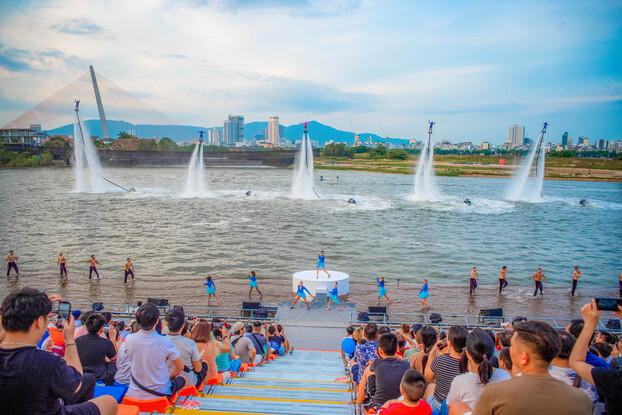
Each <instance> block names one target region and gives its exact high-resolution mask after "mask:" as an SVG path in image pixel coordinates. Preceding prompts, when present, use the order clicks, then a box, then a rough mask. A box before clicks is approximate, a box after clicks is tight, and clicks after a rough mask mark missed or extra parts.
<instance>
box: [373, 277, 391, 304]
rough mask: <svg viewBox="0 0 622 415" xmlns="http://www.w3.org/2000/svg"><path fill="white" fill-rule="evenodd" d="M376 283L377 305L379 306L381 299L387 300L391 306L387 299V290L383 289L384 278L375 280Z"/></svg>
mask: <svg viewBox="0 0 622 415" xmlns="http://www.w3.org/2000/svg"><path fill="white" fill-rule="evenodd" d="M376 282H377V283H378V304H380V299H381V298H382V297H385V298H386V299H387V300H389V304H391V300H390V299H389V297H387V290H386V289H385V288H384V277H380V278H376Z"/></svg>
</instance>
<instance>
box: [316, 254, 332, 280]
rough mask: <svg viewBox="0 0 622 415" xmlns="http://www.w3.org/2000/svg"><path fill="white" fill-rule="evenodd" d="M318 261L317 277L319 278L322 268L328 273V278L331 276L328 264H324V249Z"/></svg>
mask: <svg viewBox="0 0 622 415" xmlns="http://www.w3.org/2000/svg"><path fill="white" fill-rule="evenodd" d="M317 258H318V261H317V266H316V267H315V268H316V269H317V272H316V273H315V278H319V276H320V268H322V271H324V272H325V273H326V274H327V275H328V278H330V274H329V273H328V271H326V265H325V264H324V260H325V258H326V257H325V256H324V251H321V252H320V253H319V254H318V256H317Z"/></svg>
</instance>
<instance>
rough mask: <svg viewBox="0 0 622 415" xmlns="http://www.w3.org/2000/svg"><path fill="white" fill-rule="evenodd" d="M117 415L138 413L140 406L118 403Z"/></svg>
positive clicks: (134, 414)
mask: <svg viewBox="0 0 622 415" xmlns="http://www.w3.org/2000/svg"><path fill="white" fill-rule="evenodd" d="M117 415H140V408H139V407H138V406H136V405H123V404H119V410H118V411H117Z"/></svg>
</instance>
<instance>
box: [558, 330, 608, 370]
mask: <svg viewBox="0 0 622 415" xmlns="http://www.w3.org/2000/svg"><path fill="white" fill-rule="evenodd" d="M584 326H585V323H584V322H583V320H582V319H574V320H572V321H571V322H570V324H568V327H566V331H567V332H568V333H570V334H572V335H573V336H574V338H575V339H578V338H579V335H580V334H581V332H582V331H583V327H584ZM593 338H594V335H593V334H592V337H591V338H590V343H592V339H593ZM585 362H586V363H587V364H588V365H592V366H594V367H602V368H605V369H609V363H607V361H606V360H605V359H603V358H602V357H598V355H596V354H594V353H592V352H591V351H590V350H589V349H588V351H587V353H586V355H585Z"/></svg>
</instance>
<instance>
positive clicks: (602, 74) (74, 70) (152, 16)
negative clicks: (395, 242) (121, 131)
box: [0, 0, 622, 144]
mask: <svg viewBox="0 0 622 415" xmlns="http://www.w3.org/2000/svg"><path fill="white" fill-rule="evenodd" d="M620 51H622V2H620V1H600V0H597V1H589V2H585V1H528V0H527V1H504V0H495V1H457V0H454V1H442V0H439V1H431V0H430V1H415V0H412V1H390V0H387V1H383V0H377V1H371V0H370V1H367V0H330V1H325V0H290V1H279V0H263V1H262V0H255V1H252V0H229V1H225V0H220V1H218V0H214V1H210V0H187V1H166V0H134V1H127V0H110V1H103V0H102V1H99V0H91V1H88V2H85V1H83V0H62V1H56V0H50V1H38V0H30V1H24V0H20V1H11V0H8V1H7V0H5V1H3V2H1V3H0V125H4V124H6V123H8V122H10V121H12V120H13V119H14V118H16V117H17V116H19V115H20V114H22V113H23V112H25V111H28V110H30V109H31V108H33V107H34V106H36V105H37V104H39V103H40V102H41V101H43V100H45V99H46V98H48V97H49V96H51V95H53V94H54V93H56V92H57V91H59V90H60V89H61V88H63V87H64V86H65V85H67V84H69V83H71V82H72V81H74V80H75V79H76V78H78V77H79V76H81V75H83V74H84V73H85V72H87V71H88V66H89V65H93V66H94V68H95V70H96V71H97V73H99V74H102V75H103V76H105V78H106V79H109V80H111V81H112V82H114V84H116V85H118V86H119V87H121V88H122V89H124V90H126V91H128V92H129V93H131V94H133V95H134V96H136V97H139V98H140V99H141V100H143V101H144V102H145V103H147V104H148V105H149V106H151V107H153V108H155V109H157V110H158V111H160V112H161V113H163V114H165V115H166V116H167V117H169V118H170V119H172V120H175V121H176V122H178V123H181V124H189V125H199V126H207V127H210V126H219V125H222V121H223V120H224V119H225V118H226V117H227V115H228V114H242V115H244V116H245V119H246V122H250V121H267V119H268V117H269V116H273V115H277V116H279V118H280V122H281V124H284V125H292V124H297V123H300V122H303V121H309V120H317V121H319V122H321V123H324V124H328V125H331V126H333V127H335V128H338V129H341V130H347V131H352V130H354V131H356V132H359V133H363V132H371V133H376V134H379V135H384V133H383V130H384V131H386V134H388V135H389V136H391V137H399V138H405V139H409V138H416V139H421V138H423V137H424V136H425V134H426V132H427V128H428V124H427V122H428V120H432V121H435V122H436V125H435V127H434V128H435V136H436V139H437V140H438V139H447V140H452V141H455V142H458V141H473V142H475V143H480V142H482V141H489V142H492V143H495V144H502V143H503V142H504V141H506V140H507V137H508V127H509V126H511V125H513V124H520V125H524V126H525V129H526V133H527V136H529V137H531V138H535V137H536V136H538V135H539V132H540V130H541V128H542V123H543V122H544V121H548V122H549V124H550V126H549V129H548V131H547V141H556V142H560V141H561V135H562V134H563V133H564V131H568V133H569V135H570V137H573V138H575V142H576V138H577V137H579V136H585V137H589V138H590V142H593V140H595V139H608V140H622V56H621V55H622V54H621V53H620ZM71 105H72V103H71V102H70V103H68V106H69V107H71ZM114 105H115V103H114V102H104V106H105V107H106V111H107V112H108V113H109V114H111V115H114V116H110V115H109V117H108V118H112V119H120V118H122V117H123V115H122V114H120V115H118V114H115V111H114ZM68 112H69V114H71V110H69V111H68ZM129 118H131V117H129ZM125 121H129V122H133V123H139V122H140V121H141V120H133V119H125ZM56 126H57V125H54V123H51V124H50V125H47V126H46V125H44V126H43V127H44V128H46V127H47V128H52V127H56Z"/></svg>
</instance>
